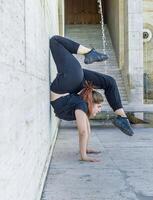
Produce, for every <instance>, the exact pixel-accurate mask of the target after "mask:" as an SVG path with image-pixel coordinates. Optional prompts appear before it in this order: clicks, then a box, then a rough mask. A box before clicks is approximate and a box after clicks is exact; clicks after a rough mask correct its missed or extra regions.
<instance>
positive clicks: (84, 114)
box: [50, 35, 134, 162]
mask: <svg viewBox="0 0 153 200" xmlns="http://www.w3.org/2000/svg"><path fill="white" fill-rule="evenodd" d="M50 50H51V52H52V56H53V59H54V61H55V64H56V67H57V72H58V73H57V76H56V78H55V79H54V81H53V82H52V83H51V85H50V90H51V105H52V107H53V109H54V112H55V114H56V116H57V117H58V118H60V119H64V120H67V121H71V120H76V123H77V128H78V132H79V148H80V160H83V161H89V162H96V161H99V160H97V159H94V158H92V157H89V156H88V153H98V151H94V150H91V149H88V147H87V146H88V141H89V135H90V123H89V117H90V116H95V115H96V114H97V113H98V112H100V111H101V108H102V102H103V97H102V95H101V94H100V93H99V92H98V91H96V89H103V90H104V94H105V96H106V99H107V101H108V103H109V105H110V106H111V108H112V109H113V111H114V113H115V114H116V117H115V119H114V120H113V124H114V125H115V126H117V127H118V128H119V129H120V130H121V131H122V132H124V133H125V134H127V135H129V136H132V135H133V134H134V132H133V130H132V128H131V125H130V123H129V120H128V119H127V116H126V114H125V112H124V109H123V106H122V103H121V98H120V94H119V90H118V87H117V84H116V81H115V80H114V78H112V77H111V76H108V75H105V74H102V73H98V72H95V71H90V70H87V69H82V68H81V65H80V63H79V62H78V60H77V59H76V58H75V57H74V56H73V55H72V54H81V55H84V56H85V59H84V62H85V63H86V64H91V63H93V62H100V61H104V60H106V59H108V57H107V55H105V54H103V53H99V52H97V51H96V50H95V49H89V48H87V47H84V46H83V45H81V44H79V43H77V42H75V41H73V40H71V39H68V38H65V37H62V36H58V35H55V36H53V37H51V38H50Z"/></svg>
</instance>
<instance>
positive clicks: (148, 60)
mask: <svg viewBox="0 0 153 200" xmlns="http://www.w3.org/2000/svg"><path fill="white" fill-rule="evenodd" d="M143 11H144V17H143V20H144V21H143V22H144V29H147V30H149V31H150V34H152V35H153V20H152V19H153V1H152V0H147V1H146V0H144V3H143ZM143 55H144V73H145V74H146V75H147V76H145V82H144V85H145V96H144V97H145V102H146V103H153V37H151V38H150V40H148V41H147V42H144V44H143Z"/></svg>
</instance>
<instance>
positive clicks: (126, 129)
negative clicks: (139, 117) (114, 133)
mask: <svg viewBox="0 0 153 200" xmlns="http://www.w3.org/2000/svg"><path fill="white" fill-rule="evenodd" d="M112 123H113V124H114V125H115V126H116V127H118V128H119V129H120V130H121V131H122V132H123V133H125V134H126V135H129V136H132V135H133V134H134V132H133V130H132V127H131V125H130V122H129V120H128V118H127V117H121V116H119V115H118V116H117V117H116V118H115V119H114V120H113V121H112Z"/></svg>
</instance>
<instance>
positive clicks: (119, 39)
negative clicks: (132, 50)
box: [105, 0, 124, 68]
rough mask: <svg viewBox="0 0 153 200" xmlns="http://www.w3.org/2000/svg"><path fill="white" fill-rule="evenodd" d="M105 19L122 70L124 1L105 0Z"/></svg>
mask: <svg viewBox="0 0 153 200" xmlns="http://www.w3.org/2000/svg"><path fill="white" fill-rule="evenodd" d="M105 17H106V20H105V21H106V23H107V25H108V28H109V32H110V35H111V39H112V43H113V46H114V49H115V53H116V57H117V59H118V64H119V66H120V68H122V67H123V65H124V1H123V0H105Z"/></svg>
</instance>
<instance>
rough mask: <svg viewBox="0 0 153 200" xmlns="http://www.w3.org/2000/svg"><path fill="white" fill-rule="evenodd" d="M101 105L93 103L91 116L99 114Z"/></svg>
mask: <svg viewBox="0 0 153 200" xmlns="http://www.w3.org/2000/svg"><path fill="white" fill-rule="evenodd" d="M101 108H102V103H99V104H97V103H94V104H93V108H92V115H93V116H96V114H97V113H99V112H101Z"/></svg>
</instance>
